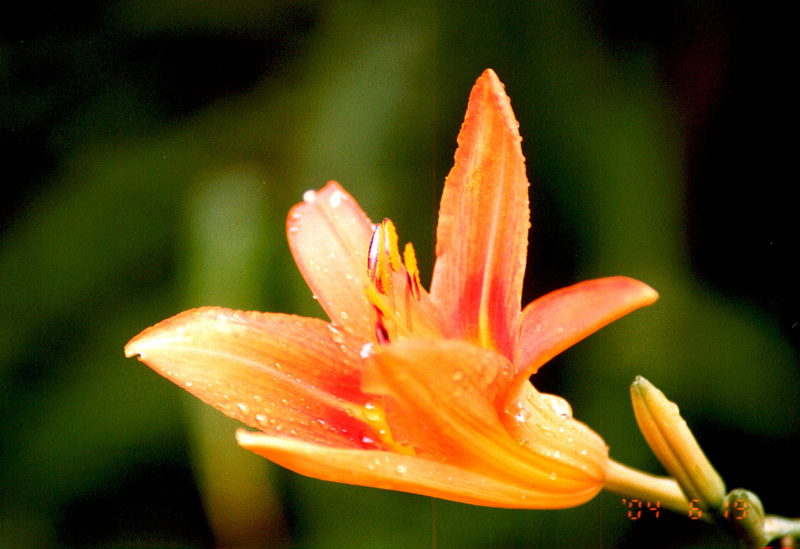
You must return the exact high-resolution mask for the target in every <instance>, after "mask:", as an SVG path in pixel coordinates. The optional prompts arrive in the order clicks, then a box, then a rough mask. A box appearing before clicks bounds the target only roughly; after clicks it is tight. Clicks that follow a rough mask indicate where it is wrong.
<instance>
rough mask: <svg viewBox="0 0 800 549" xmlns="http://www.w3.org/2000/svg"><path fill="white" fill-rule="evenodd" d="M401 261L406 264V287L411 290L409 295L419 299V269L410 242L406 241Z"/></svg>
mask: <svg viewBox="0 0 800 549" xmlns="http://www.w3.org/2000/svg"><path fill="white" fill-rule="evenodd" d="M403 263H404V264H405V266H406V278H407V280H408V288H409V289H410V290H411V295H413V296H414V299H416V300H417V301H419V299H420V291H419V287H420V285H421V283H420V281H419V269H418V268H417V256H416V254H414V246H412V245H411V242H409V243H407V244H406V247H405V249H404V250H403Z"/></svg>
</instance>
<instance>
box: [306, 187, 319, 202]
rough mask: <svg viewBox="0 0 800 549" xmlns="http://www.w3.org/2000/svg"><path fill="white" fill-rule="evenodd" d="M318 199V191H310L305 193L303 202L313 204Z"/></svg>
mask: <svg viewBox="0 0 800 549" xmlns="http://www.w3.org/2000/svg"><path fill="white" fill-rule="evenodd" d="M316 199H317V191H312V190H308V191H306V192H304V193H303V202H306V203H308V204H311V203H312V202H314V201H315V200H316Z"/></svg>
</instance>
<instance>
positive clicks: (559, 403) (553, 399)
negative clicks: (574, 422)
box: [542, 394, 572, 419]
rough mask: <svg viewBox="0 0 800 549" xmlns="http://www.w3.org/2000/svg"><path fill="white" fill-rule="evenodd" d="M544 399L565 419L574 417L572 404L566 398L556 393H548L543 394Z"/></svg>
mask: <svg viewBox="0 0 800 549" xmlns="http://www.w3.org/2000/svg"><path fill="white" fill-rule="evenodd" d="M542 399H544V401H545V402H546V403H547V404H549V405H550V407H551V408H552V409H553V411H554V412H555V413H557V414H558V415H560V416H561V417H562V418H564V419H571V418H572V406H570V405H569V402H567V401H566V400H564V399H563V398H561V397H558V396H555V395H548V394H543V395H542Z"/></svg>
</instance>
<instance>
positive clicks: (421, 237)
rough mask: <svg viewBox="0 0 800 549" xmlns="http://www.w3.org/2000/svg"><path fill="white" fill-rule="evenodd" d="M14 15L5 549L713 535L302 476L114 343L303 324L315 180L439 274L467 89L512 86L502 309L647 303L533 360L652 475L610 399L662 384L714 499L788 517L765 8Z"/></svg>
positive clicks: (782, 254)
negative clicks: (212, 318)
mask: <svg viewBox="0 0 800 549" xmlns="http://www.w3.org/2000/svg"><path fill="white" fill-rule="evenodd" d="M218 4H219V3H216V2H203V1H202V0H194V1H190V2H170V1H167V2H159V3H150V2H144V1H141V0H127V1H118V2H83V3H78V4H74V3H66V4H65V3H52V4H48V3H27V4H24V3H23V4H17V5H15V6H13V7H12V8H10V11H7V12H6V13H5V15H4V16H3V17H2V18H0V162H2V164H1V165H2V181H3V183H4V184H3V185H0V193H1V196H2V198H1V199H0V208H1V210H0V212H1V213H2V215H1V216H0V230H2V234H1V235H0V312H2V314H3V319H2V321H0V418H1V419H0V441H2V442H0V546H3V547H26V546H30V547H40V546H52V545H71V546H83V545H101V546H118V545H127V546H131V545H133V546H140V545H151V546H153V545H155V546H162V545H178V546H209V545H213V544H215V543H219V544H228V545H253V544H256V545H262V546H270V547H272V546H282V545H303V546H325V547H331V546H359V545H379V546H430V545H433V544H435V545H437V546H439V547H451V546H469V545H474V546H484V547H485V546H497V547H504V546H516V547H526V546H537V545H538V546H555V545H558V546H578V547H599V546H606V547H618V546H630V547H644V546H646V547H672V546H676V545H682V546H691V545H694V546H707V545H715V546H721V545H722V546H724V545H725V544H727V543H729V540H728V539H727V538H726V537H725V536H724V535H723V534H719V533H718V532H717V531H715V530H714V529H713V528H711V527H708V526H706V525H702V524H699V523H698V522H696V521H690V520H688V519H686V518H685V517H678V516H675V515H671V514H669V513H666V512H663V513H662V514H661V516H660V517H659V518H657V519H656V518H655V517H652V516H645V517H643V518H642V519H641V520H639V521H630V520H628V518H627V509H626V508H625V507H624V506H623V505H622V502H621V501H620V498H617V497H616V496H613V495H610V494H605V493H604V494H601V495H600V496H598V497H597V498H596V499H595V500H593V501H592V502H590V503H588V504H587V505H584V506H581V507H579V508H576V509H573V510H567V511H557V512H556V511H509V510H496V509H483V508H477V507H470V506H465V505H459V504H454V503H449V502H443V501H432V500H430V499H429V498H425V497H420V496H413V495H408V494H397V493H390V492H382V491H378V490H374V489H368V488H357V487H349V486H340V485H334V484H330V483H324V482H320V481H316V480H309V479H306V478H303V477H299V476H297V475H295V474H293V473H290V472H287V471H285V470H282V469H280V468H278V467H276V466H273V465H271V464H269V463H268V462H266V461H264V460H261V459H260V458H257V457H256V456H254V455H250V454H249V453H247V452H244V451H242V450H240V449H239V448H238V447H237V446H236V444H235V441H234V439H233V431H234V429H235V428H236V424H235V422H231V421H228V420H226V419H225V418H223V417H221V414H218V413H217V412H215V411H214V410H211V409H206V407H203V406H202V405H200V404H199V402H195V400H194V399H193V398H192V397H190V396H188V395H185V394H183V392H182V391H181V390H180V389H178V388H177V387H174V386H172V385H171V384H169V383H168V382H166V381H165V380H163V379H162V378H160V377H158V376H157V375H155V374H154V373H152V372H151V371H149V370H148V369H147V368H146V367H145V366H143V365H141V364H140V363H138V362H136V361H133V360H126V359H125V358H124V357H123V354H122V347H123V346H124V344H125V343H126V342H127V340H128V339H130V338H131V337H132V336H133V335H135V334H136V333H138V332H139V331H140V330H141V329H143V328H144V327H146V326H148V325H150V324H153V323H155V322H157V321H159V320H161V319H163V318H165V317H167V316H170V315H172V314H174V313H177V312H179V311H180V310H183V309H186V308H189V307H192V306H198V305H204V304H214V305H224V306H229V307H237V308H245V309H257V310H271V311H284V312H295V313H301V314H309V315H321V311H320V310H319V308H318V307H317V305H316V303H314V301H313V300H312V299H311V296H310V292H309V291H308V289H307V288H306V287H305V285H304V284H303V281H302V278H301V277H300V276H299V273H298V272H297V270H296V269H295V267H294V264H293V261H292V259H291V255H290V253H289V250H288V246H287V245H286V243H285V235H284V230H285V229H284V227H285V216H286V213H287V212H288V209H289V208H290V207H291V205H292V204H293V203H295V202H297V201H299V200H300V197H301V195H302V192H303V191H304V190H306V189H309V188H320V187H322V186H323V185H324V184H325V183H326V182H327V181H328V180H330V179H335V180H337V181H339V182H340V183H342V184H343V185H344V186H345V188H346V189H348V191H349V192H351V194H353V195H354V196H355V198H356V199H357V200H358V201H359V203H360V204H361V205H362V207H363V208H364V209H365V211H366V212H367V213H368V214H369V215H370V216H371V217H372V219H373V220H374V219H381V218H383V217H391V218H392V219H393V220H394V221H395V223H396V224H397V226H398V232H399V234H400V238H401V241H403V242H405V241H407V240H410V241H413V242H414V244H415V247H416V249H417V253H418V256H419V259H420V267H421V271H422V273H423V275H422V276H423V282H424V283H425V284H426V286H427V284H428V282H429V279H430V271H431V266H432V251H433V233H434V228H435V219H436V211H437V207H438V206H437V204H438V196H439V194H440V193H441V187H442V184H443V181H444V177H445V175H446V174H447V172H448V170H449V169H450V167H451V165H452V157H453V153H454V151H455V137H456V134H457V132H458V129H459V127H460V124H461V120H462V118H463V114H464V111H465V108H466V102H467V97H468V95H469V90H470V88H471V86H472V84H473V83H474V81H475V79H476V78H477V77H478V76H479V75H480V74H481V72H482V71H483V70H484V69H485V68H487V67H491V68H493V69H494V70H495V71H496V72H497V73H498V75H499V76H500V79H501V80H502V81H503V82H504V83H505V85H506V90H507V92H508V93H509V95H510V97H511V100H512V105H513V107H514V109H515V112H516V115H517V118H518V119H519V121H520V125H521V128H520V129H521V133H522V136H523V151H524V153H525V155H526V157H527V164H528V172H529V177H530V179H531V182H532V185H531V200H532V212H533V218H532V223H533V228H532V231H531V235H530V239H531V247H530V255H529V263H528V271H527V274H526V290H525V292H526V293H525V296H524V302H526V303H527V302H528V301H530V300H531V299H533V298H535V297H537V296H538V295H541V294H543V293H545V292H547V291H550V290H553V289H556V288H558V287H562V286H566V285H569V284H572V283H574V282H577V281H579V280H583V279H587V278H592V277H599V276H608V275H616V274H625V275H629V276H633V277H635V278H639V279H641V280H643V281H645V282H648V283H649V284H651V285H652V286H653V287H654V288H656V289H657V290H658V291H659V292H660V294H661V299H660V301H659V302H658V303H656V304H655V305H654V306H652V307H650V308H648V309H646V310H644V311H640V312H637V313H634V314H633V315H631V316H630V317H626V318H625V319H622V320H620V321H618V322H617V323H615V324H614V325H612V326H611V327H609V328H607V329H605V330H603V331H602V332H600V333H599V334H597V335H596V336H593V337H592V338H590V339H589V340H587V341H586V342H584V343H581V344H580V345H578V346H576V347H575V348H573V349H570V350H569V351H567V352H566V353H564V354H563V355H562V356H560V357H558V358H557V359H555V360H554V361H553V362H552V364H549V365H548V366H546V367H545V368H543V369H542V371H541V372H540V373H539V374H537V376H536V377H535V378H534V379H533V381H534V383H535V384H536V385H537V387H539V388H540V389H542V390H544V391H547V392H554V393H558V394H562V395H564V396H566V397H567V398H568V400H569V401H570V402H571V404H572V407H573V409H574V411H575V415H576V417H578V418H579V419H582V420H583V421H585V422H586V423H588V424H589V425H590V426H592V427H593V428H594V429H595V430H597V431H598V432H599V433H600V434H601V435H602V436H603V437H604V438H605V440H606V442H607V443H608V444H609V446H610V448H611V455H612V457H614V458H615V459H617V460H619V461H622V462H623V463H626V464H628V465H631V466H635V467H638V468H641V469H643V470H646V471H650V472H653V473H661V472H662V471H661V469H660V466H659V464H658V463H657V461H656V460H655V458H654V457H653V456H652V454H651V452H650V451H649V449H648V448H647V446H646V444H645V442H644V440H643V438H642V437H641V435H640V434H639V433H638V431H637V428H636V424H635V421H634V419H633V414H632V411H631V408H630V400H629V396H628V387H629V384H630V382H631V381H632V380H633V378H634V376H635V375H637V374H641V375H644V376H645V377H647V378H648V379H649V380H650V381H652V382H653V383H654V384H655V385H656V386H658V387H659V388H661V389H662V390H663V391H664V392H665V393H666V394H667V396H668V397H669V398H670V399H671V400H673V401H675V402H676V403H678V404H679V405H680V407H681V411H682V413H683V415H684V417H685V418H686V419H687V421H688V423H689V425H690V426H691V427H692V428H693V430H694V432H695V434H696V436H697V437H698V439H699V441H700V443H701V445H702V446H703V447H704V448H705V450H706V452H707V454H708V455H709V458H710V459H711V461H712V463H714V464H715V466H716V467H717V469H718V470H719V471H720V473H721V474H722V475H723V478H725V480H726V482H727V484H728V487H729V488H734V487H738V486H743V487H746V488H749V489H751V490H753V491H755V492H756V493H757V494H759V495H760V496H761V498H762V500H763V502H764V504H765V507H766V509H767V511H768V512H771V513H777V514H783V515H787V516H797V515H798V514H800V501H799V500H798V497H797V489H798V488H800V486H799V484H800V483H799V482H798V479H797V475H796V465H795V463H796V459H797V456H798V455H800V427H799V425H800V405H799V404H798V396H800V386H799V385H798V378H799V376H798V373H799V372H798V357H797V350H798V343H799V342H800V339H799V338H798V327H797V321H798V310H799V305H800V304H799V302H798V290H797V270H796V267H794V263H795V260H794V259H793V258H794V257H796V256H797V252H798V229H797V213H796V201H795V199H794V194H795V192H796V191H792V190H791V189H792V188H793V187H796V182H797V178H796V175H795V173H794V169H793V168H794V153H795V149H796V141H797V138H796V135H795V134H796V120H797V117H796V114H797V113H796V98H795V95H796V93H795V90H796V88H795V87H793V86H792V85H790V83H789V81H788V80H789V75H790V74H791V73H793V72H796V71H795V66H796V58H795V51H794V50H795V48H794V40H793V39H791V40H790V36H792V35H793V33H794V25H793V22H791V23H790V21H792V20H791V19H790V18H789V17H788V14H786V13H784V12H783V10H784V9H785V8H784V7H783V5H782V4H778V3H770V2H760V3H756V4H753V3H747V2H717V1H707V2H702V1H701V2H689V1H676V0H671V1H667V2H659V3H655V4H652V5H651V4H650V3H641V2H632V1H621V2H611V1H607V2H594V3H590V2H582V1H576V2H569V1H562V2H517V3H514V2H474V3H459V4H457V5H454V4H453V3H449V2H439V3H414V2H392V1H385V2H377V3H375V2H357V1H352V2H346V1H342V2H328V3H321V2H275V3H267V2H256V1H253V0H236V1H233V2H226V3H224V4H223V5H218Z"/></svg>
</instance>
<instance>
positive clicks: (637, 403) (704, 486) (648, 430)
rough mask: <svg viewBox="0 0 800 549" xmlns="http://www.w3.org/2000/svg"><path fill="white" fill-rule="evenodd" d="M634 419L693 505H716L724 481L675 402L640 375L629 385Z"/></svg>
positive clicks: (710, 506) (719, 504) (721, 496)
mask: <svg viewBox="0 0 800 549" xmlns="http://www.w3.org/2000/svg"><path fill="white" fill-rule="evenodd" d="M631 398H632V399H633V411H634V414H635V415H636V421H637V422H638V424H639V429H640V430H641V431H642V434H643V435H644V438H645V439H646V440H647V443H648V444H649V445H650V448H652V450H653V453H655V455H656V457H658V459H659V461H661V463H662V465H664V468H666V470H667V472H669V474H670V475H672V476H673V477H675V480H677V481H678V484H679V485H680V487H681V490H683V493H684V494H685V495H686V498H687V499H688V500H689V501H690V502H691V503H692V504H693V505H694V506H696V507H699V508H700V509H703V510H706V511H707V510H709V509H714V510H716V509H719V508H720V507H721V506H722V504H723V500H724V498H725V483H724V482H723V481H722V478H721V477H720V476H719V473H717V471H716V470H714V467H712V465H711V463H710V462H709V461H708V458H706V456H705V454H704V453H703V450H701V449H700V446H699V445H698V444H697V441H696V440H695V438H694V435H692V432H691V431H690V430H689V427H688V426H687V425H686V421H684V419H683V418H682V417H681V415H680V412H679V410H678V406H677V405H676V404H675V403H673V402H670V401H669V400H667V398H666V397H665V396H664V393H662V392H661V391H659V390H658V389H657V388H656V387H655V386H653V384H651V383H650V382H649V381H647V380H646V379H645V378H643V377H641V376H636V380H635V381H634V382H633V384H632V385H631Z"/></svg>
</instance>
